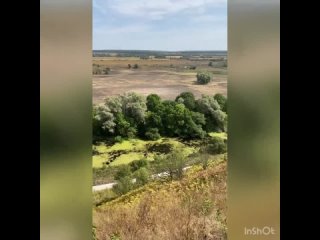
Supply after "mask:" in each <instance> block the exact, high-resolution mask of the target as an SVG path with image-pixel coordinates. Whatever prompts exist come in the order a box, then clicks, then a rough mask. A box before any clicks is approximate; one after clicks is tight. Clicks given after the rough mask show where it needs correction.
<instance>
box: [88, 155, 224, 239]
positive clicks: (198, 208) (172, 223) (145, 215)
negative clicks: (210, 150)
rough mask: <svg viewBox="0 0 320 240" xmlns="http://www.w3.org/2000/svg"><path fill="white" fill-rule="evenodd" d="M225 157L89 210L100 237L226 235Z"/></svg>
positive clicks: (208, 237) (165, 237)
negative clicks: (175, 178)
mask: <svg viewBox="0 0 320 240" xmlns="http://www.w3.org/2000/svg"><path fill="white" fill-rule="evenodd" d="M226 175H227V174H226V159H225V157H220V158H218V159H215V160H213V161H211V162H210V163H209V165H208V167H207V168H206V169H203V167H201V166H194V167H192V168H191V169H189V170H188V171H187V172H186V174H185V176H184V177H183V178H182V179H181V180H176V181H167V182H160V181H156V182H151V183H149V184H147V185H145V186H143V187H141V188H138V189H136V190H133V191H131V192H129V193H127V194H125V195H123V196H121V197H119V198H116V199H115V200H113V201H110V202H107V203H105V204H102V205H101V206H99V207H94V209H93V224H94V234H95V236H96V238H97V239H99V240H110V239H112V240H126V239H132V240H138V239H139V240H163V239H168V240H171V239H172V240H191V239H207V240H210V239H211V240H214V239H227V237H226Z"/></svg>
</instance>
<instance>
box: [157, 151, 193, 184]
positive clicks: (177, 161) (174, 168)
mask: <svg viewBox="0 0 320 240" xmlns="http://www.w3.org/2000/svg"><path fill="white" fill-rule="evenodd" d="M186 161H187V156H185V154H184V152H183V149H180V148H176V149H174V150H173V151H172V152H171V153H169V154H167V155H157V156H156V157H155V160H154V166H155V169H156V171H157V172H158V173H167V174H168V175H169V176H170V178H171V180H173V179H174V178H181V177H182V176H183V169H184V167H185V166H186Z"/></svg>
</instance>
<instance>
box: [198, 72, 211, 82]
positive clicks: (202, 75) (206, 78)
mask: <svg viewBox="0 0 320 240" xmlns="http://www.w3.org/2000/svg"><path fill="white" fill-rule="evenodd" d="M211 79H212V74H211V73H209V72H199V73H197V82H198V83H199V84H208V83H209V82H210V81H211Z"/></svg>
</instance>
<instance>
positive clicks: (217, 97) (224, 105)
mask: <svg viewBox="0 0 320 240" xmlns="http://www.w3.org/2000/svg"><path fill="white" fill-rule="evenodd" d="M213 98H214V99H215V100H216V101H217V102H218V103H219V105H220V109H221V111H223V112H225V113H226V112H227V98H226V97H225V96H223V95H222V94H220V93H217V94H215V95H214V97H213Z"/></svg>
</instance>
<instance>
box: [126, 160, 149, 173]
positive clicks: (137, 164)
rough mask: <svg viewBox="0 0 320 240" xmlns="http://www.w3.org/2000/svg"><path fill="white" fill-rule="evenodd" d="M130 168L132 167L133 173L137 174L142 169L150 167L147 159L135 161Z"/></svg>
mask: <svg viewBox="0 0 320 240" xmlns="http://www.w3.org/2000/svg"><path fill="white" fill-rule="evenodd" d="M129 166H130V167H131V171H132V172H135V171H137V170H139V169H140V168H142V167H144V168H147V167H148V166H149V162H148V160H147V159H140V160H134V161H132V162H131V163H130V164H129Z"/></svg>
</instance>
